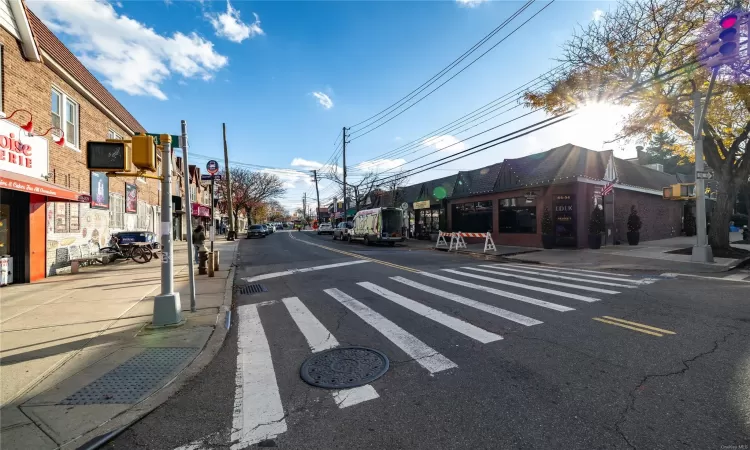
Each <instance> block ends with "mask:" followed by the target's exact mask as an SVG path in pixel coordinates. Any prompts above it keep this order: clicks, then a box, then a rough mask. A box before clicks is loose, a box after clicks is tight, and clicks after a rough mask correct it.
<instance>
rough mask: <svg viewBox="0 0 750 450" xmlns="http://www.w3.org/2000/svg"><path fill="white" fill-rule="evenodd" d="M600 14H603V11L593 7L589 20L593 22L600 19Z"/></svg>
mask: <svg viewBox="0 0 750 450" xmlns="http://www.w3.org/2000/svg"><path fill="white" fill-rule="evenodd" d="M602 16H604V11H602V10H601V9H595V10H594V12H593V14H592V15H591V20H593V21H594V22H598V21H600V20H601V19H602Z"/></svg>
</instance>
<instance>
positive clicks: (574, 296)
mask: <svg viewBox="0 0 750 450" xmlns="http://www.w3.org/2000/svg"><path fill="white" fill-rule="evenodd" d="M462 269H466V267H462ZM442 270H444V271H446V272H450V273H455V274H456V275H462V276H465V277H470V278H476V279H477V280H483V281H489V282H490V283H497V284H505V285H508V286H515V287H518V288H521V289H528V290H530V291H537V292H544V293H545V294H552V295H559V296H560V297H567V298H572V299H574V300H581V301H583V302H589V303H590V302H598V301H599V299H598V298H594V297H586V296H585V295H578V294H569V293H567V292H563V291H556V290H554V289H546V288H541V287H536V286H529V285H528V284H522V283H514V282H512V281H505V280H498V279H495V278H490V277H485V276H484V275H474V274H473V273H466V272H460V271H458V270H453V269H442Z"/></svg>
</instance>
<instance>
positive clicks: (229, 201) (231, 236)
mask: <svg viewBox="0 0 750 450" xmlns="http://www.w3.org/2000/svg"><path fill="white" fill-rule="evenodd" d="M221 130H222V133H223V135H224V176H225V177H226V178H227V181H226V183H227V192H226V194H227V208H228V211H229V233H227V240H228V241H233V240H234V238H235V237H236V236H237V229H236V226H235V222H234V206H233V205H232V179H231V178H230V175H229V152H228V151H227V124H226V123H222V124H221Z"/></svg>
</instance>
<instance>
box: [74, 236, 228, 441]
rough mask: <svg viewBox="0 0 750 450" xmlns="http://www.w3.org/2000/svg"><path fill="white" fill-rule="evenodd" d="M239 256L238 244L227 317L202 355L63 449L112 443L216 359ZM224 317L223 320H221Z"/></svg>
mask: <svg viewBox="0 0 750 450" xmlns="http://www.w3.org/2000/svg"><path fill="white" fill-rule="evenodd" d="M238 257H239V243H238V244H237V250H236V251H235V254H234V260H233V261H232V267H231V269H230V271H229V276H228V277H227V281H226V284H225V286H224V301H223V304H222V310H223V312H224V315H223V317H222V314H221V311H220V312H219V314H217V316H216V322H215V324H214V331H213V332H212V333H211V336H210V337H209V338H208V340H207V341H206V344H205V345H204V346H203V348H202V349H201V351H200V353H198V355H196V357H195V358H194V359H193V360H192V361H191V362H190V364H188V365H187V366H186V367H185V368H184V369H183V370H182V371H181V372H179V373H178V374H177V375H175V376H174V377H173V378H172V379H170V380H169V381H167V383H166V384H165V385H164V386H163V387H162V388H160V389H159V390H157V391H156V392H154V393H153V394H151V395H150V396H149V397H146V398H145V399H143V400H141V401H140V402H139V403H136V404H134V405H133V406H132V407H131V408H129V409H127V410H125V411H123V412H122V413H120V414H118V415H117V416H115V417H113V418H112V419H110V420H108V421H106V422H104V423H103V424H101V425H99V426H98V427H96V428H95V429H93V430H91V431H88V432H87V433H84V434H82V435H81V436H79V437H77V438H75V439H73V440H71V441H68V442H66V443H65V444H63V445H61V446H60V447H59V448H60V449H74V448H75V449H79V450H84V449H86V450H93V449H97V448H99V447H101V446H103V445H104V444H106V443H107V442H109V441H110V440H112V439H114V438H115V437H117V436H118V435H119V434H120V433H122V432H123V431H125V430H126V429H128V428H129V427H130V426H132V425H133V424H135V423H136V422H137V421H139V420H140V419H142V418H143V417H145V416H146V415H147V414H149V413H150V412H151V411H153V410H155V409H156V408H158V407H159V406H161V405H162V404H163V403H164V402H166V401H167V400H168V399H169V398H170V397H172V396H173V395H174V394H176V393H177V392H178V391H179V390H180V389H181V388H182V387H183V386H184V385H185V384H186V383H187V382H188V381H189V380H190V379H191V378H193V377H194V376H195V375H197V374H198V373H200V371H201V370H203V369H204V368H205V367H206V366H207V365H208V364H209V363H210V362H211V361H213V359H214V357H215V356H216V355H217V354H218V353H219V350H221V347H222V346H223V345H224V340H225V339H226V336H227V333H228V332H229V329H228V328H226V327H225V324H226V323H227V321H228V316H229V314H231V309H232V296H233V289H232V287H233V286H234V278H235V276H236V272H237V264H236V263H237V258H238ZM220 317H221V319H220Z"/></svg>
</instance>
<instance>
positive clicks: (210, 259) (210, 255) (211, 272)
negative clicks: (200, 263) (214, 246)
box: [207, 252, 214, 278]
mask: <svg viewBox="0 0 750 450" xmlns="http://www.w3.org/2000/svg"><path fill="white" fill-rule="evenodd" d="M207 259H208V261H207V262H208V277H209V278H213V276H214V252H208V258H207Z"/></svg>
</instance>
